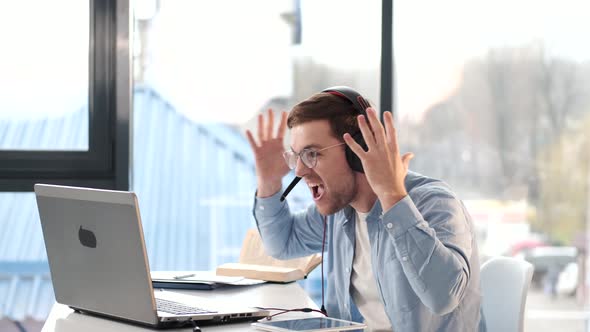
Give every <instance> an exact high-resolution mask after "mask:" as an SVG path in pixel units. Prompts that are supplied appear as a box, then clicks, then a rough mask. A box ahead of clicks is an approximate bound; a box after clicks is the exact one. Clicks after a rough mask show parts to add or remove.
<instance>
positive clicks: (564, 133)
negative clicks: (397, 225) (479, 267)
mask: <svg viewBox="0 0 590 332" xmlns="http://www.w3.org/2000/svg"><path fill="white" fill-rule="evenodd" d="M394 6H395V7H394V33H395V35H394V39H393V40H394V46H395V48H394V51H395V59H396V84H397V103H398V104H397V109H398V110H399V111H398V114H397V117H398V122H399V123H400V125H399V127H400V129H399V131H398V133H399V134H400V135H401V140H402V144H401V145H402V146H401V147H402V150H406V151H413V152H414V153H415V155H416V158H414V159H413V160H412V162H411V165H410V166H411V167H412V168H413V169H414V170H416V171H419V172H422V173H424V174H427V175H430V176H434V177H438V178H441V179H443V180H445V181H447V182H449V183H450V184H451V185H452V187H454V188H455V189H456V191H457V192H458V193H459V196H460V197H461V198H462V199H464V201H465V204H466V206H467V208H468V210H470V212H471V214H472V217H473V218H474V221H475V226H476V227H477V230H478V234H479V236H480V238H479V250H480V254H481V255H482V258H483V260H485V259H486V258H487V257H489V256H493V255H510V256H517V257H522V258H524V259H527V260H529V261H531V262H532V263H533V265H535V274H534V277H533V285H532V287H531V289H530V292H529V297H528V302H527V310H528V311H527V322H526V323H525V325H526V327H527V329H530V330H531V331H536V330H544V329H547V330H556V331H557V330H560V331H565V330H568V331H571V330H578V329H579V330H581V329H583V328H584V326H585V324H586V323H585V320H584V319H582V318H581V317H587V312H581V311H582V310H584V308H585V306H584V304H586V303H588V297H587V292H584V291H583V289H585V287H587V286H586V284H585V283H586V280H587V275H586V274H587V272H586V271H587V270H588V269H587V268H586V264H587V258H586V257H587V256H586V250H587V247H586V246H587V243H588V238H587V235H586V233H587V229H588V225H587V223H588V222H590V220H589V219H588V215H589V213H590V210H589V209H590V204H589V199H590V198H589V194H590V163H589V161H590V157H589V156H590V153H589V151H590V127H589V125H590V79H589V77H590V75H589V74H590V65H589V64H590V47H588V46H587V43H584V42H583V41H584V40H586V39H587V34H588V32H589V31H590V23H589V22H588V20H587V19H586V17H585V16H584V14H583V13H585V12H588V10H589V9H590V8H589V7H588V4H587V3H586V2H585V1H567V2H560V3H557V2H548V1H542V2H538V1H518V2H513V1H494V2H486V1H443V2H432V1H430V2H426V1H401V0H400V1H395V2H394ZM542 245H543V246H547V247H548V248H544V249H539V248H538V247H539V246H542ZM576 294H577V297H576V296H575V295H576ZM548 317H554V319H549V318H548ZM575 317H580V318H575Z"/></svg>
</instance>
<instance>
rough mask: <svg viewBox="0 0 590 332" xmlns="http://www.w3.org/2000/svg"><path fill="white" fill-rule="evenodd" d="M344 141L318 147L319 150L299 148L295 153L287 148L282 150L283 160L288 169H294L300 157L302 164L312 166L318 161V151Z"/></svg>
mask: <svg viewBox="0 0 590 332" xmlns="http://www.w3.org/2000/svg"><path fill="white" fill-rule="evenodd" d="M343 144H346V143H338V144H334V145H330V146H328V147H325V148H323V149H319V150H314V149H303V150H301V152H299V153H296V152H295V151H293V150H288V151H285V152H283V158H285V161H286V162H287V165H288V166H289V168H290V169H295V167H297V159H299V158H301V161H302V162H303V164H304V165H305V166H307V167H308V168H314V167H315V166H316V165H317V163H318V152H321V151H324V150H327V149H331V148H334V147H337V146H340V145H343Z"/></svg>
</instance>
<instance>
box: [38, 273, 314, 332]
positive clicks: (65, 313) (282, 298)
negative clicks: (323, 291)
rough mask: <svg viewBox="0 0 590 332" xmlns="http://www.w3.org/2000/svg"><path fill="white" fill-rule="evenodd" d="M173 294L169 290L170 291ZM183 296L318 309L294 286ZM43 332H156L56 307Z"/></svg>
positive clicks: (245, 326)
mask: <svg viewBox="0 0 590 332" xmlns="http://www.w3.org/2000/svg"><path fill="white" fill-rule="evenodd" d="M170 291H172V290H170ZM174 291H178V292H181V293H185V294H196V295H199V296H203V297H208V298H212V299H215V300H221V301H224V300H227V301H231V302H233V303H241V304H244V305H247V306H259V307H277V308H303V307H309V308H316V309H317V305H316V304H315V303H314V302H313V301H312V300H311V299H310V298H309V296H307V293H306V292H305V291H304V290H303V289H302V288H301V287H300V286H299V285H298V284H297V283H290V284H286V285H281V284H263V285H257V286H245V287H223V288H220V289H216V290H212V291H211V290H206V291H196V290H190V291H187V290H174ZM311 315H312V314H309V313H307V314H306V313H286V314H283V315H280V316H277V319H279V318H282V319H285V318H295V317H310V316H311ZM201 329H202V330H203V332H209V331H211V332H215V331H257V330H256V329H254V328H252V327H251V326H250V323H239V324H225V325H218V326H203V327H201ZM41 331H42V332H78V331H86V332H98V331H101V332H102V331H115V332H116V331H131V332H133V331H156V330H153V329H150V328H143V327H141V326H137V325H131V324H126V323H122V322H118V321H114V320H109V319H105V318H99V317H94V316H90V315H86V314H78V313H75V312H73V310H72V309H70V308H69V307H67V306H65V305H62V304H59V303H56V304H55V305H54V306H53V308H52V309H51V312H50V313H49V317H48V318H47V321H45V325H44V326H43V329H42V330H41ZM162 331H192V328H185V329H174V330H162Z"/></svg>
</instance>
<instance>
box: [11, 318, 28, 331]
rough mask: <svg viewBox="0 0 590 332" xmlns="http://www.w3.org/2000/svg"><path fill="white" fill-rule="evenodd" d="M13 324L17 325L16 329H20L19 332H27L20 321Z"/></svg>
mask: <svg viewBox="0 0 590 332" xmlns="http://www.w3.org/2000/svg"><path fill="white" fill-rule="evenodd" d="M12 322H13V323H14V325H16V328H17V329H18V331H19V332H27V329H25V327H24V326H23V324H21V322H19V321H18V320H13V321H12Z"/></svg>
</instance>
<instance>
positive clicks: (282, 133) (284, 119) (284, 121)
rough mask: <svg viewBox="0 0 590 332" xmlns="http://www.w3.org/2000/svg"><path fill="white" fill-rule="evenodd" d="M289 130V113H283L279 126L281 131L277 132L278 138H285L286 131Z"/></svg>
mask: <svg viewBox="0 0 590 332" xmlns="http://www.w3.org/2000/svg"><path fill="white" fill-rule="evenodd" d="M286 130H287V112H282V113H281V123H280V124H279V130H278V131H277V138H281V139H282V138H283V137H285V131H286Z"/></svg>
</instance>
